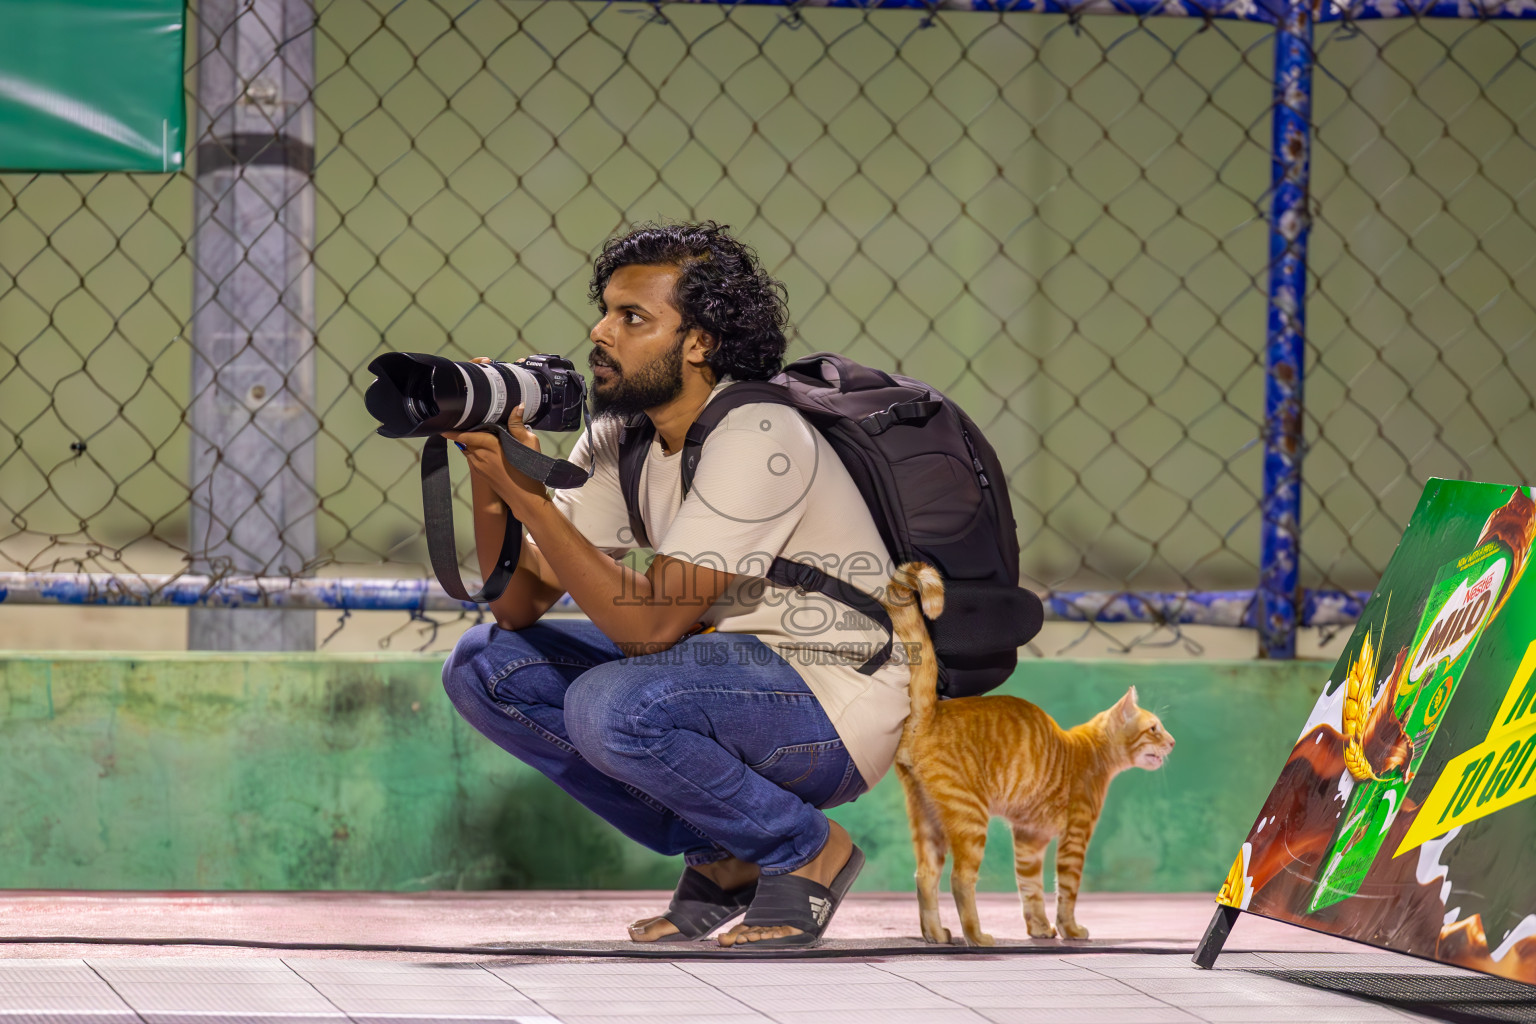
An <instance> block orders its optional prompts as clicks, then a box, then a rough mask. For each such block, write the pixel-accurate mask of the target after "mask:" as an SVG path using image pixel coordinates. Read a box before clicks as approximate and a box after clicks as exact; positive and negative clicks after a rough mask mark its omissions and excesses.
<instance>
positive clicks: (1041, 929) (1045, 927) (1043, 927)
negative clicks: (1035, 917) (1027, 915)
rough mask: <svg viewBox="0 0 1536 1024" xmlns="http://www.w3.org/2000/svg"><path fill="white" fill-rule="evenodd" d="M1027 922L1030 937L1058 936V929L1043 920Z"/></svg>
mask: <svg viewBox="0 0 1536 1024" xmlns="http://www.w3.org/2000/svg"><path fill="white" fill-rule="evenodd" d="M1026 924H1027V925H1028V928H1029V937H1030V938H1032V939H1054V938H1055V937H1056V929H1055V928H1052V927H1051V926H1050V925H1049V924H1048V923H1046V922H1043V921H1042V922H1041V923H1040V924H1028V922H1026Z"/></svg>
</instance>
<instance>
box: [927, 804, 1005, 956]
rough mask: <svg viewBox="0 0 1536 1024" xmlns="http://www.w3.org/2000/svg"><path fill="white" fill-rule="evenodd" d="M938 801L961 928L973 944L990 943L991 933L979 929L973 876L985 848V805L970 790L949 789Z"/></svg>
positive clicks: (979, 922)
mask: <svg viewBox="0 0 1536 1024" xmlns="http://www.w3.org/2000/svg"><path fill="white" fill-rule="evenodd" d="M946 801H947V802H944V803H939V804H938V805H937V806H938V810H939V823H940V825H942V826H943V828H944V834H945V835H946V836H948V837H949V849H950V853H951V854H953V856H954V866H953V867H952V868H951V870H950V873H949V888H950V891H951V892H952V893H954V897H955V909H956V910H958V911H960V928H961V930H962V931H964V932H965V941H966V942H968V943H969V944H971V945H972V946H991V945H993V940H992V936H990V935H988V934H987V933H986V932H984V931H982V930H981V915H979V914H978V913H977V912H976V876H977V875H979V874H980V873H981V855H982V854H983V853H985V852H986V849H987V819H988V817H989V815H988V814H987V808H986V805H985V804H983V803H982V802H981V801H980V800H979V799H977V798H975V797H973V796H970V795H969V794H964V795H962V794H960V793H951V794H947V795H946Z"/></svg>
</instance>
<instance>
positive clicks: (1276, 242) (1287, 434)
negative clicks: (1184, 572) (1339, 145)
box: [1257, 0, 1312, 658]
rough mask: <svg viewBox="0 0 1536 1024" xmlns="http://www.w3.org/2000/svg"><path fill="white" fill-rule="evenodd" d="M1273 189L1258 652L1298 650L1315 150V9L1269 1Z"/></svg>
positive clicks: (1305, 2)
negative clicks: (1310, 202) (1272, 61)
mask: <svg viewBox="0 0 1536 1024" xmlns="http://www.w3.org/2000/svg"><path fill="white" fill-rule="evenodd" d="M1275 3H1276V9H1275V23H1276V29H1275V98H1274V118H1273V128H1274V151H1273V154H1272V163H1271V173H1272V176H1273V177H1272V186H1273V194H1272V195H1271V197H1270V212H1269V318H1268V325H1267V326H1268V330H1267V337H1266V346H1265V378H1266V379H1265V386H1264V497H1263V509H1262V511H1263V526H1262V529H1263V541H1262V550H1261V555H1260V558H1261V564H1260V571H1259V592H1258V595H1257V600H1258V606H1259V607H1258V613H1259V614H1258V622H1259V653H1260V655H1261V656H1263V657H1267V658H1294V657H1295V656H1296V624H1297V613H1298V610H1299V605H1300V600H1299V599H1300V587H1299V586H1298V583H1299V577H1298V571H1297V569H1298V566H1297V561H1298V558H1299V554H1300V523H1301V459H1302V455H1303V453H1304V449H1305V442H1304V438H1303V436H1302V408H1303V406H1302V371H1303V366H1304V362H1303V361H1304V359H1305V357H1306V330H1305V327H1306V291H1307V232H1308V227H1309V225H1308V220H1309V217H1308V210H1307V197H1308V186H1309V182H1310V173H1311V160H1310V157H1311V150H1312V126H1311V107H1312V8H1311V3H1310V2H1309V0H1275Z"/></svg>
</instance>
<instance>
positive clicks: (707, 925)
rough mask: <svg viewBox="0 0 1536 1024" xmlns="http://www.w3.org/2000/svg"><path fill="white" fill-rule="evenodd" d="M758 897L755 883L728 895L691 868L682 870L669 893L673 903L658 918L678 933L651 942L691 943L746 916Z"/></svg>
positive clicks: (750, 883) (733, 890) (749, 883)
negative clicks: (754, 898)
mask: <svg viewBox="0 0 1536 1024" xmlns="http://www.w3.org/2000/svg"><path fill="white" fill-rule="evenodd" d="M756 894H757V883H756V882H748V883H747V884H746V885H744V886H742V887H741V888H739V889H732V890H731V891H729V892H727V891H725V890H724V889H722V888H720V887H719V886H718V885H716V884H715V883H714V882H712V881H710V880H709V879H708V878H705V877H704V876H703V875H702V874H700V873H699V872H697V871H695V870H693V869H692V868H684V869H683V876H682V877H681V878H679V879H678V880H677V889H676V890H675V891H674V892H673V893H672V903H671V904H670V905H669V906H668V907H667V911H666V913H664V914H662V915H661V916H662V917H663V918H664V919H666V920H668V921H671V922H672V924H673V926H674V927H675V928H677V931H676V932H674V933H673V934H671V935H666V936H663V937H662V938H659V939H651V940H649V941H651V942H693V941H694V940H695V939H702V938H704V937H705V936H707V935H708V934H709V933H710V932H712V931H714V930H715V929H716V928H718V927H720V926H721V925H723V924H725V923H726V922H727V921H730V920H732V919H733V918H737V917H740V916H741V915H742V914H744V913H746V910H747V907H749V906H751V904H752V897H753V896H755V895H756Z"/></svg>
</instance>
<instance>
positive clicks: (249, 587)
mask: <svg viewBox="0 0 1536 1024" xmlns="http://www.w3.org/2000/svg"><path fill="white" fill-rule="evenodd" d="M1255 597H1256V592H1255V591H1252V590H1205V591H1167V592H1162V593H1149V592H1138V593H1132V592H1125V591H1112V590H1104V591H1093V590H1078V591H1053V592H1051V593H1049V594H1046V595H1045V616H1046V618H1047V619H1050V620H1053V621H1058V622H1145V623H1177V624H1179V625H1186V626H1246V627H1248V628H1250V629H1251V628H1253V627H1254V626H1255V625H1257V622H1258V618H1257V614H1256V607H1257V605H1256V604H1255ZM1369 597H1370V594H1369V593H1368V592H1365V591H1343V590H1316V591H1314V590H1309V591H1306V592H1305V595H1304V598H1303V601H1302V605H1301V609H1300V615H1299V619H1300V622H1301V624H1302V625H1307V626H1335V625H1342V624H1347V623H1350V622H1353V621H1355V620H1356V619H1357V618H1359V617H1360V609H1361V608H1362V607H1364V605H1365V602H1366V599H1367V598H1369ZM0 604H12V605H23V604H27V605H39V604H66V605H118V606H128V607H133V606H137V607H162V608H166V607H169V608H190V607H194V606H195V607H200V608H286V609H306V608H312V609H314V610H316V611H354V612H458V611H469V612H472V611H475V610H476V608H477V607H478V606H477V605H475V604H472V603H470V602H468V601H459V600H456V599H454V598H452V597H449V596H448V595H447V594H446V593H444V592H443V588H442V587H440V586H438V585H437V582H436V581H435V580H419V579H415V580H412V579H341V578H336V579H317V578H313V577H308V578H304V579H288V578H286V577H280V576H244V577H224V578H220V579H212V578H210V577H207V576H173V575H144V576H118V575H113V574H111V573H65V572H57V573H28V572H10V573H0ZM555 611H556V612H562V613H570V614H577V613H578V612H579V609H577V608H576V606H575V604H574V603H572V601H571V599H570V597H569V596H566V597H562V598H561V599H560V601H559V603H557V604H556V606H555Z"/></svg>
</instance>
